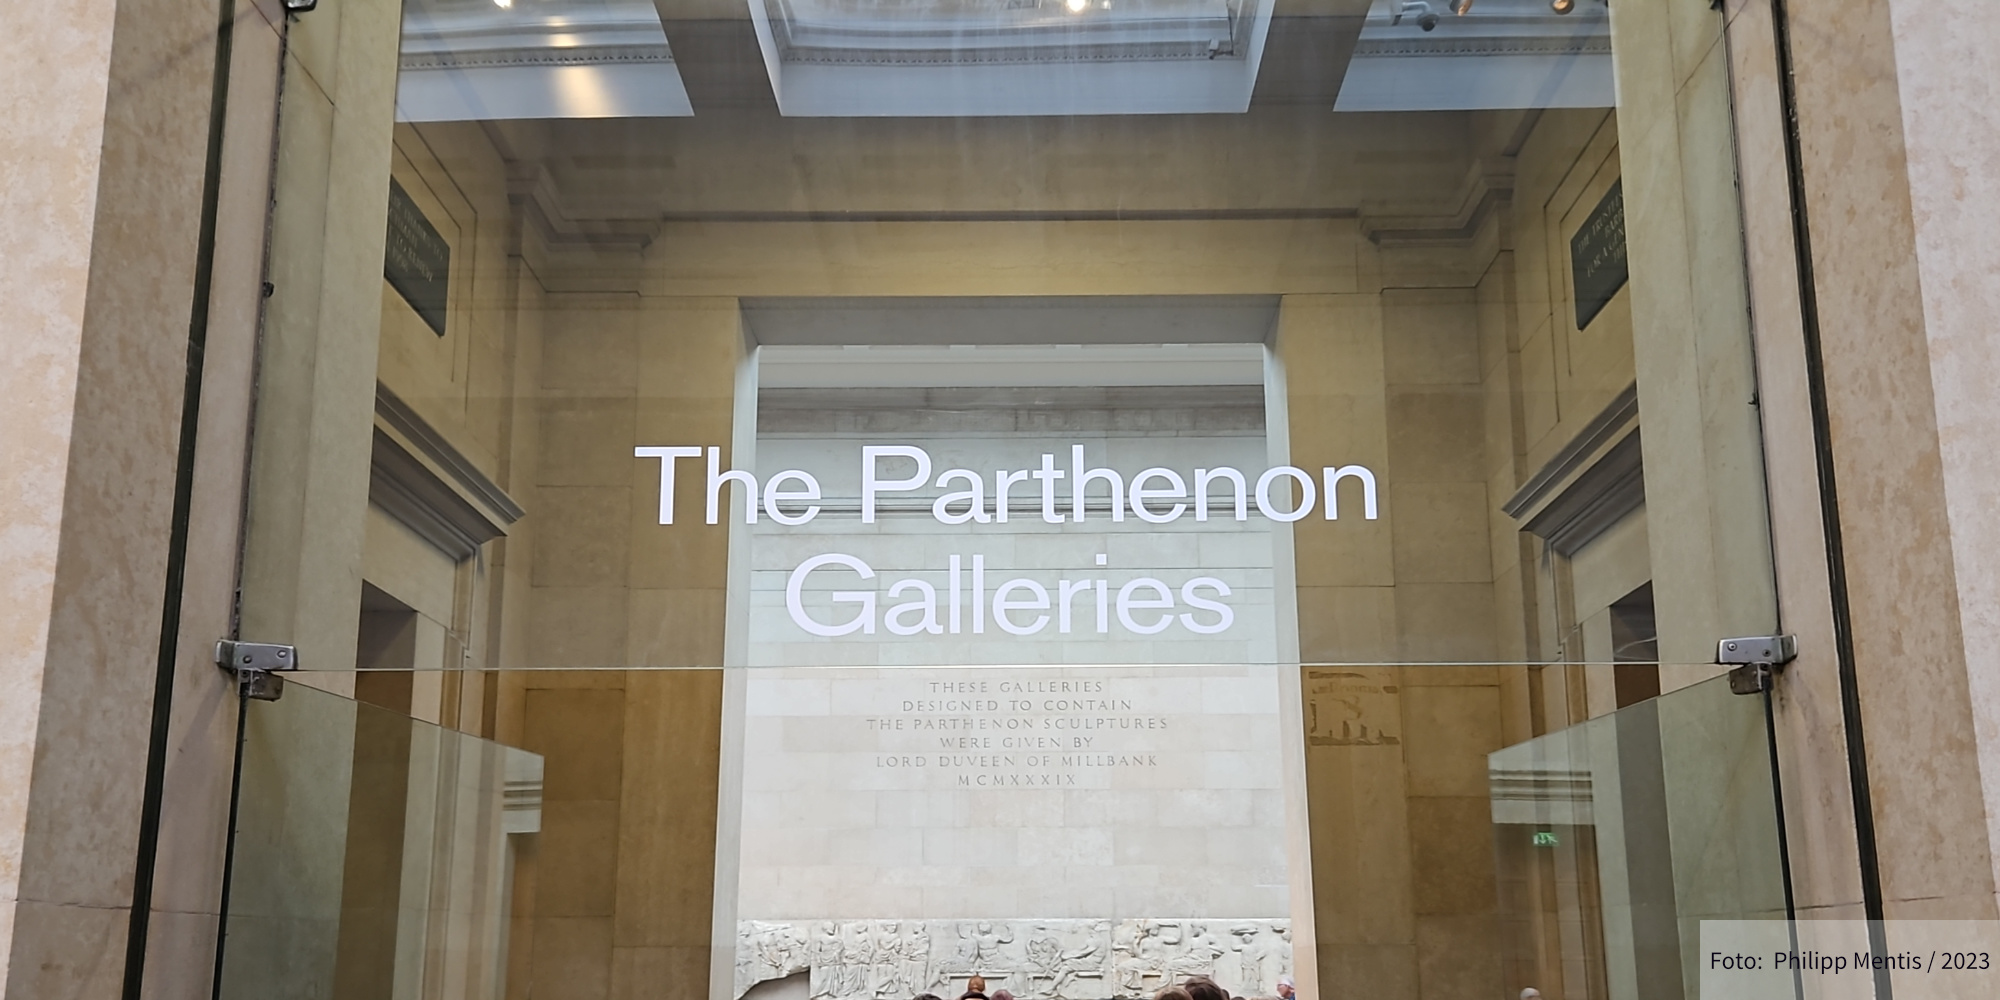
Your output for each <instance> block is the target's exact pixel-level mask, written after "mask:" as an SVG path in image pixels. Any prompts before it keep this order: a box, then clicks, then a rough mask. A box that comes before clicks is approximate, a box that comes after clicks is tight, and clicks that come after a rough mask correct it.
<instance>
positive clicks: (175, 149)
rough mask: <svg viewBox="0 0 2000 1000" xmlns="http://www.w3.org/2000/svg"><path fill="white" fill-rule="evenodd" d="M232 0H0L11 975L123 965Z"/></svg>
mask: <svg viewBox="0 0 2000 1000" xmlns="http://www.w3.org/2000/svg"><path fill="white" fill-rule="evenodd" d="M217 13H218V11H217V9H216V7H215V5H213V4H176V3H168V2H163V0H123V2H110V0H98V2H90V3H83V4H76V5H70V6H66V7H64V8H63V9H61V10H60V11H56V10H52V9H49V8H41V7H35V6H32V5H31V6H25V7H9V8H7V9H6V10H5V11H0V65H5V66H7V67H8V70H9V72H7V73H6V74H5V79H4V80H0V176H4V177H6V178H7V185H8V189H9V191H8V197H7V198H6V199H5V200H4V202H0V241H4V245H5V246H6V247H7V266H6V267H5V268H4V269H0V301H4V302H6V303H7V310H8V312H7V315H8V322H7V323H6V324H4V332H0V343H4V348H5V356H6V358H7V361H6V363H5V364H4V365H0V597H4V600H0V734H4V735H0V994H4V995H5V996H7V997H44V996H76V997H110V996H115V995H116V993H117V991H118V987H119V981H120V976H121V974H122V973H123V971H124V967H125V948H126V932H127V927H128V922H129V918H130V913H129V908H130V906H131V903H132V898H133V884H134V872H135V866H136V861H135V859H136V857H137V853H138V852H137V843H138V835H139V816H140V801H141V796H142V793H143V788H144V779H145V766H146V756H147V743H148V735H149V719H150V713H151V710H152V706H153V700H154V697H155V693H156V692H155V677H156V670H157V666H158V652H159V645H160V633H161V618H162V608H163V595H164V593H165V590H166V584H167V539H168V535H169V522H170V520H171V517H172V512H173V501H174V472H175V468H176V458H177V452H178V447H177V446H178V434H179V430H180V425H181V410H182V393H183V378H184V372H185V371H186V362H187V354H188V328H189V317H190V315H191V312H190V310H191V304H192V301H193V290H194V278H195V257H196V245H197V240H198V232H199V225H200V211H201V201H202V199H201V192H202V178H203V170H204V166H205V163H206V143H207V136H208V124H209V121H208V119H209V95H210V87H211V82H212V71H213V67H214V60H215V52H216V49H215V29H216V23H217Z"/></svg>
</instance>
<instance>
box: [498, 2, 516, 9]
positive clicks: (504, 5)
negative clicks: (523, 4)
mask: <svg viewBox="0 0 2000 1000" xmlns="http://www.w3.org/2000/svg"><path fill="white" fill-rule="evenodd" d="M493 6H495V7H498V8H500V9H501V10H512V9H513V8H514V0H493Z"/></svg>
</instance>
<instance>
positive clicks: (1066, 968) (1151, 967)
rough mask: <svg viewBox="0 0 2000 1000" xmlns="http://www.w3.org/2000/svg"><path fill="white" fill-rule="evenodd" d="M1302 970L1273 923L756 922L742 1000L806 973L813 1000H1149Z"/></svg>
mask: <svg viewBox="0 0 2000 1000" xmlns="http://www.w3.org/2000/svg"><path fill="white" fill-rule="evenodd" d="M1291 973H1292V942H1291V922H1290V921H1289V920H1285V919H1282V918H1271V919H1175V918H1145V919H1130V920H1119V921H1111V920H1091V919H1082V920H1074V919H1072V920H1024V919H1008V920H888V919H881V920H746V921H742V922H740V923H739V924H738V925H737V939H736V992H735V995H736V996H738V997H741V996H743V995H744V994H745V993H746V992H748V991H749V990H750V989H751V988H752V987H754V986H756V985H757V984H758V983H762V982H766V981H769V980H774V979H784V978H787V977H789V976H796V975H804V976H806V978H807V988H808V991H809V994H810V996H811V997H812V1000H892V998H896V1000H908V998H910V997H913V996H916V995H918V994H920V993H935V994H937V995H939V996H942V997H955V996H957V995H959V994H961V993H963V992H965V989H966V982H967V981H968V980H970V979H971V978H972V977H973V976H975V975H977V976H982V977H984V978H985V979H986V984H987V992H988V993H989V994H990V993H991V992H992V991H994V990H998V989H1005V990H1008V991H1009V992H1011V993H1013V994H1014V995H1015V996H1016V997H1020V998H1022V1000H1114V998H1123V997H1144V996H1151V995H1152V993H1153V991H1155V990H1157V989H1159V988H1160V987H1161V986H1163V985H1165V984H1167V983H1170V982H1178V981H1180V980H1183V979H1186V978H1187V977H1189V976H1198V975H1199V976H1210V977H1213V978H1214V979H1215V980H1216V981H1217V982H1218V983H1220V984H1221V985H1222V987H1223V988H1224V989H1227V990H1229V991H1230V993H1231V994H1232V995H1235V996H1243V997H1254V996H1267V995H1271V994H1274V993H1275V992H1276V989H1277V984H1278V978H1279V977H1280V976H1289V975H1291Z"/></svg>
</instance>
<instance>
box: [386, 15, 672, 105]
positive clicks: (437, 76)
mask: <svg viewBox="0 0 2000 1000" xmlns="http://www.w3.org/2000/svg"><path fill="white" fill-rule="evenodd" d="M693 113H694V111H693V109H692V108H691V107H689V105H688V96H687V89H686V87H684V86H683V85H682V83H681V76H680V72H679V70H677V69H676V68H675V66H674V57H673V53H672V52H671V51H669V50H668V47H667V36H666V32H665V31H663V30H662V29H661V27H660V15H659V12H658V11H656V10H655V9H654V8H653V5H652V4H651V3H650V2H648V0H523V2H520V3H513V2H508V3H495V2H493V0H409V2H408V3H407V4H405V5H404V7H403V43H402V60H401V73H400V74H399V75H398V77H397V80H396V120H397V121H405V122H435V121H473V120H481V119H492V120H504V119H511V118H634V117H673V116H679V115H690V114H693Z"/></svg>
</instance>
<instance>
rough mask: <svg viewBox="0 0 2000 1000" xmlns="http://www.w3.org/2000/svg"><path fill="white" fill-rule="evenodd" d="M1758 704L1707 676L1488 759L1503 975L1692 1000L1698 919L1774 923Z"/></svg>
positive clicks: (1773, 831) (1547, 988) (1561, 987)
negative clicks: (1503, 936)
mask: <svg viewBox="0 0 2000 1000" xmlns="http://www.w3.org/2000/svg"><path fill="white" fill-rule="evenodd" d="M1768 753H1769V750H1768V744H1767V742H1766V739H1765V730H1764V715H1763V709H1762V706H1761V704H1760V699H1757V698H1745V697H1740V696H1736V695H1732V694H1731V693H1730V691H1729V685H1728V682H1727V680H1726V679H1724V678H1716V679H1714V680H1710V681H1705V682H1703V683H1700V684H1696V685H1694V686H1692V687H1689V688H1685V689H1683V690H1680V691H1676V692H1674V693H1672V694H1669V695H1666V696H1664V697H1660V698H1656V699H1652V700H1647V701H1642V702H1640V703H1638V704H1636V705H1633V706H1631V707H1630V708H1624V709H1620V710H1619V711H1617V712H1615V713H1613V714H1610V715H1605V716H1600V717H1598V718H1595V719H1592V720H1590V721H1588V722H1585V723H1581V724H1579V725H1575V726H1571V727H1569V728H1568V729H1564V730H1562V731H1560V732H1556V733H1552V734H1550V735H1547V736H1543V737H1539V738H1537V739H1534V740H1530V741H1528V742H1526V743H1521V744H1517V745H1515V746H1511V747H1508V748H1507V749H1505V750H1501V751H1499V752H1496V753H1494V754H1491V755H1490V756H1489V757H1488V758H1487V759H1488V765H1487V766H1488V771H1487V777H1488V781H1489V782H1490V785H1491V789H1492V792H1491V795H1492V813H1493V835H1494V853H1495V857H1496V864H1497V878H1498V883H1499V887H1500V898H1501V913H1502V915H1503V918H1504V920H1505V922H1506V924H1507V951H1506V961H1507V975H1508V978H1509V979H1510V980H1511V981H1517V982H1521V983H1524V984H1530V985H1533V986H1535V987H1537V988H1539V989H1540V990H1541V991H1542V993H1543V995H1544V996H1550V997H1557V996H1561V997H1680V996H1689V997H1692V996H1699V995H1700V990H1699V984H1700V979H1701V968H1702V959H1703V954H1702V951H1701V923H1702V921H1704V920H1784V919H1786V918H1787V913H1786V906H1785V885H1784V878H1785V874H1784V869H1783V866H1782V865H1781V864H1780V863H1779V862H1780V857H1779V850H1778V833H1777V814H1776V812H1775V811H1774V810H1773V809H1772V807H1771V803H1772V801H1773V789H1772V775H1771V770H1770V758H1769V756H1768Z"/></svg>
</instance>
